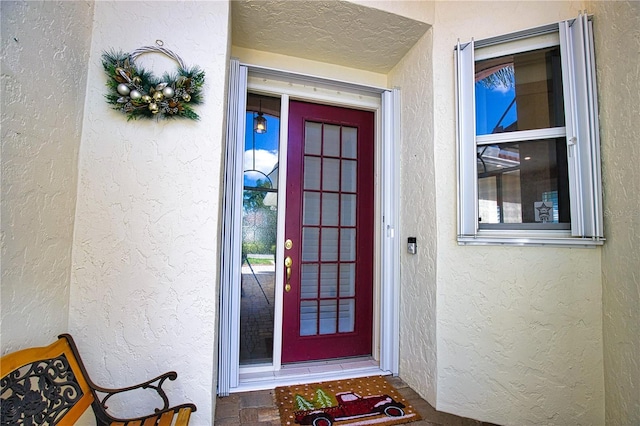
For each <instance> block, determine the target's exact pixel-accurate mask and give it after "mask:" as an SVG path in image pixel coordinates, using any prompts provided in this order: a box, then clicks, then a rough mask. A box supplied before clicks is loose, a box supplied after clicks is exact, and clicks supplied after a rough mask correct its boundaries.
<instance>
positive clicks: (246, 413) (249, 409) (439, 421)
mask: <svg viewBox="0 0 640 426" xmlns="http://www.w3.org/2000/svg"><path fill="white" fill-rule="evenodd" d="M387 379H388V380H389V382H390V383H391V384H392V385H393V386H395V388H396V389H398V391H399V392H400V394H401V395H402V396H403V397H404V398H405V399H406V400H407V401H408V402H409V403H410V404H411V405H412V406H413V407H414V408H415V409H416V410H418V412H419V413H420V415H421V416H422V420H420V421H417V422H413V423H409V424H408V425H409V426H495V425H492V424H491V423H483V422H480V421H477V420H473V419H467V418H463V417H458V416H454V415H451V414H447V413H442V412H440V411H436V410H435V409H434V408H433V407H432V406H431V405H430V404H429V403H428V402H427V401H425V400H424V399H422V398H420V396H419V395H418V394H417V393H416V392H415V391H414V390H413V389H411V388H410V387H409V386H407V385H406V384H405V383H404V382H403V381H402V380H401V379H400V378H399V377H388V378H387ZM215 424H216V425H217V426H222V425H225V426H237V425H247V426H249V425H250V426H281V425H280V418H279V415H278V409H277V408H276V405H275V397H274V392H273V390H265V391H257V392H243V393H234V394H231V395H229V396H227V397H224V398H218V400H217V401H216V415H215Z"/></svg>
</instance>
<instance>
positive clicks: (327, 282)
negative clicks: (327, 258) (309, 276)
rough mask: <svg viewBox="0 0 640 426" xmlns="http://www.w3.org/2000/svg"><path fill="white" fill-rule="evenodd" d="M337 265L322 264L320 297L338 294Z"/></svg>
mask: <svg viewBox="0 0 640 426" xmlns="http://www.w3.org/2000/svg"><path fill="white" fill-rule="evenodd" d="M337 293H338V265H337V264H335V263H330V264H324V265H322V272H321V273H320V297H323V298H324V297H336V296H337V295H338V294H337Z"/></svg>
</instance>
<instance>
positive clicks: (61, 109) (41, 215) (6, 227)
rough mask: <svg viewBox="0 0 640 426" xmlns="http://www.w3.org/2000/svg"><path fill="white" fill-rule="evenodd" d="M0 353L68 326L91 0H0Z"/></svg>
mask: <svg viewBox="0 0 640 426" xmlns="http://www.w3.org/2000/svg"><path fill="white" fill-rule="evenodd" d="M0 15H1V16H2V96H1V98H2V297H1V299H2V304H1V308H0V310H1V311H2V331H1V336H2V342H1V343H2V345H1V346H2V354H5V353H8V352H12V351H15V350H18V349H23V348H26V347H30V346H41V345H46V344H48V343H51V342H52V341H53V340H55V339H56V337H57V335H58V334H59V333H62V332H66V331H67V322H68V314H69V277H70V275H71V246H72V238H73V218H74V211H75V206H76V188H77V173H78V172H77V163H78V150H79V146H80V140H81V132H82V117H83V108H84V94H85V90H86V76H87V62H88V57H89V44H90V40H91V25H92V15H93V4H92V3H91V2H79V1H77V2H63V3H53V2H26V1H21V2H12V1H2V2H1V3H0Z"/></svg>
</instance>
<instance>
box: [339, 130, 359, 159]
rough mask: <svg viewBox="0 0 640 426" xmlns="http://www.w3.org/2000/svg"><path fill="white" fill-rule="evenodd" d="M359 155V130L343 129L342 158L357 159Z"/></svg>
mask: <svg viewBox="0 0 640 426" xmlns="http://www.w3.org/2000/svg"><path fill="white" fill-rule="evenodd" d="M357 153H358V129H357V128H355V127H343V128H342V157H344V158H356V155H357Z"/></svg>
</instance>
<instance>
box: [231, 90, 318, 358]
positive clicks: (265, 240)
mask: <svg viewBox="0 0 640 426" xmlns="http://www.w3.org/2000/svg"><path fill="white" fill-rule="evenodd" d="M259 114H262V117H264V118H266V120H267V131H266V132H263V133H258V132H255V131H254V129H253V123H254V119H255V118H257V117H258V115H259ZM279 117H280V99H279V98H272V97H266V96H259V95H254V94H248V95H247V115H246V122H247V127H246V130H245V147H244V190H243V205H242V271H241V274H242V275H241V276H242V280H241V288H240V365H252V364H261V363H272V362H273V328H274V309H273V308H274V302H275V265H276V263H275V260H276V259H275V248H276V235H277V208H278V192H277V190H278V150H279V135H280V131H279V128H280V118H279ZM314 293H315V292H314Z"/></svg>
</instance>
